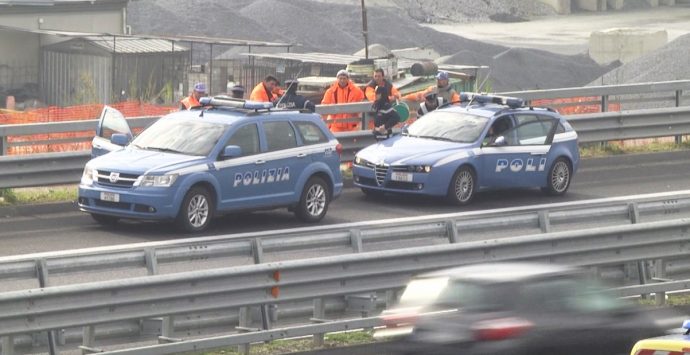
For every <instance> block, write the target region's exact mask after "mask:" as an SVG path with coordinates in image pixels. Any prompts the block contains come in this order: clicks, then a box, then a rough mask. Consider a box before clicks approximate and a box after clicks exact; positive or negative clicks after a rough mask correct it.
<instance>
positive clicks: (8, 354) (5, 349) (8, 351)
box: [0, 335, 15, 355]
mask: <svg viewBox="0 0 690 355" xmlns="http://www.w3.org/2000/svg"><path fill="white" fill-rule="evenodd" d="M0 345H2V355H14V354H15V352H14V337H13V336H11V335H8V336H4V337H2V343H0Z"/></svg>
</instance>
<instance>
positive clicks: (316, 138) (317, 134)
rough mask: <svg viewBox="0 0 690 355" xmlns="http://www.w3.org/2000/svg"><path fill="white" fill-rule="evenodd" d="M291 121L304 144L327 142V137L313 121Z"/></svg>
mask: <svg viewBox="0 0 690 355" xmlns="http://www.w3.org/2000/svg"><path fill="white" fill-rule="evenodd" d="M293 123H294V124H295V126H296V127H297V131H299V134H300V137H302V142H303V143H304V145H310V144H318V143H328V138H327V137H326V135H325V134H324V133H323V131H322V130H321V128H319V126H317V125H316V124H315V123H313V122H307V121H294V122H293Z"/></svg>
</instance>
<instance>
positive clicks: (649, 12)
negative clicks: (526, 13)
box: [426, 4, 690, 55]
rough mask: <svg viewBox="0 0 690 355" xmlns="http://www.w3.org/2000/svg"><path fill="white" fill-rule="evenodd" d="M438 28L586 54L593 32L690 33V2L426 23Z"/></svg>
mask: <svg viewBox="0 0 690 355" xmlns="http://www.w3.org/2000/svg"><path fill="white" fill-rule="evenodd" d="M426 26H428V27H431V28H433V29H435V30H438V31H442V32H447V33H452V34H456V35H460V36H463V37H466V38H469V39H474V40H479V41H485V42H487V43H492V44H498V45H503V46H507V47H526V48H536V49H543V50H548V51H551V52H555V53H560V54H571V55H572V54H579V53H586V52H587V48H588V41H589V35H590V34H591V33H592V32H593V31H599V30H604V29H608V28H617V27H635V28H643V29H652V30H660V29H665V30H666V31H668V39H669V42H670V41H672V40H674V39H676V38H678V37H680V36H682V35H684V34H687V33H690V4H686V5H677V6H674V7H659V8H655V9H644V10H630V11H616V12H599V13H577V14H571V15H560V16H549V17H544V18H533V19H532V20H531V21H528V22H517V23H499V22H492V23H470V24H456V25H426Z"/></svg>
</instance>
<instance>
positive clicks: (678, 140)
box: [676, 90, 683, 144]
mask: <svg viewBox="0 0 690 355" xmlns="http://www.w3.org/2000/svg"><path fill="white" fill-rule="evenodd" d="M682 95H683V90H676V107H679V106H680V100H681V96H682ZM676 144H683V136H681V135H678V136H676Z"/></svg>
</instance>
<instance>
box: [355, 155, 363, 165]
mask: <svg viewBox="0 0 690 355" xmlns="http://www.w3.org/2000/svg"><path fill="white" fill-rule="evenodd" d="M363 161H364V159H362V158H360V157H357V156H356V157H355V164H356V165H363V164H362V162H363Z"/></svg>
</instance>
